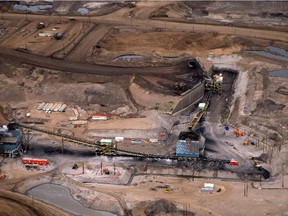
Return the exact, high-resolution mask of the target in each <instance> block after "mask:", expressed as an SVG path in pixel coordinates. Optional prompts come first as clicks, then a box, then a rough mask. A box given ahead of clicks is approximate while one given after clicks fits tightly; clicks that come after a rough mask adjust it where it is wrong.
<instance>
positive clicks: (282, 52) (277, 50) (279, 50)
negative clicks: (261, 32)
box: [267, 46, 288, 57]
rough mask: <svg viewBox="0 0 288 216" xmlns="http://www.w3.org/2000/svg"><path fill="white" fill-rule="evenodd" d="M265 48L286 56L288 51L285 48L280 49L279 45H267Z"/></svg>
mask: <svg viewBox="0 0 288 216" xmlns="http://www.w3.org/2000/svg"><path fill="white" fill-rule="evenodd" d="M267 49H268V50H269V52H271V53H274V54H276V55H281V56H284V57H288V51H287V50H285V49H281V48H279V47H274V46H268V47H267Z"/></svg>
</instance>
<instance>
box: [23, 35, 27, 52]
mask: <svg viewBox="0 0 288 216" xmlns="http://www.w3.org/2000/svg"><path fill="white" fill-rule="evenodd" d="M24 43H25V49H26V50H27V40H26V36H25V37H24Z"/></svg>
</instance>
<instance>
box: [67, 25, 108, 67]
mask: <svg viewBox="0 0 288 216" xmlns="http://www.w3.org/2000/svg"><path fill="white" fill-rule="evenodd" d="M110 29H111V27H110V26H107V25H103V24H100V25H98V26H96V28H93V29H92V30H91V31H90V32H89V33H88V34H87V35H86V36H85V37H83V39H82V40H81V41H80V42H79V43H78V44H77V45H76V46H75V47H74V49H73V51H72V52H71V53H69V55H68V56H67V57H66V59H68V60H71V61H75V62H85V59H86V58H87V57H89V56H90V55H91V54H92V49H93V47H95V45H96V44H97V43H99V42H100V41H101V40H102V39H103V38H104V37H105V36H106V35H107V34H108V33H109V32H110Z"/></svg>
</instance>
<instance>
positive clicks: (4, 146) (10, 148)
mask: <svg viewBox="0 0 288 216" xmlns="http://www.w3.org/2000/svg"><path fill="white" fill-rule="evenodd" d="M23 141H24V139H23V136H22V133H21V131H20V130H8V131H5V132H1V133H0V153H1V154H8V155H9V156H10V157H15V156H16V155H19V154H21V152H22V144H23Z"/></svg>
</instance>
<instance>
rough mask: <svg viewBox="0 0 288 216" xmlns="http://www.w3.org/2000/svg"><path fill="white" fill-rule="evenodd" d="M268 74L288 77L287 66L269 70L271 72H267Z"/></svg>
mask: <svg viewBox="0 0 288 216" xmlns="http://www.w3.org/2000/svg"><path fill="white" fill-rule="evenodd" d="M269 75H270V76H273V77H284V78H288V68H287V69H282V70H275V71H271V72H269Z"/></svg>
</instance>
